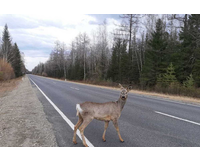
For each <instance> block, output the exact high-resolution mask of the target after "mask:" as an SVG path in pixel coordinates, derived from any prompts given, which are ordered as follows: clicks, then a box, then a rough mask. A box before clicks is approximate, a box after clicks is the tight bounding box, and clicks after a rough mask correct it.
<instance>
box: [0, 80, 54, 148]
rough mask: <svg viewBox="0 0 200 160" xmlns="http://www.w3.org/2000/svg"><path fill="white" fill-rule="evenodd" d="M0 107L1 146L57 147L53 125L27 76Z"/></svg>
mask: <svg viewBox="0 0 200 160" xmlns="http://www.w3.org/2000/svg"><path fill="white" fill-rule="evenodd" d="M0 106H1V107H0V146H2V147H41V146H46V147H55V146H57V143H56V139H55V136H54V131H53V129H52V125H51V124H50V123H49V122H48V120H47V119H46V115H45V113H44V111H43V106H42V104H41V103H40V102H39V100H38V98H37V96H36V95H35V93H34V91H33V89H32V87H31V84H30V81H29V79H28V77H27V76H25V77H24V78H23V80H22V81H21V82H20V84H19V85H18V86H17V87H16V88H15V89H14V90H13V91H12V92H10V93H8V94H7V95H6V96H4V97H1V98H0Z"/></svg>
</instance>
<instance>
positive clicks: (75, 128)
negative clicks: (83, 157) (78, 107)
mask: <svg viewBox="0 0 200 160" xmlns="http://www.w3.org/2000/svg"><path fill="white" fill-rule="evenodd" d="M78 116H79V119H78V122H77V123H76V125H75V126H74V136H73V143H74V144H77V142H76V131H77V129H78V128H79V126H80V125H81V124H82V123H83V118H82V117H81V115H80V113H79V115H78Z"/></svg>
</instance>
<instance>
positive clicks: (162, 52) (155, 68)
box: [140, 19, 169, 86]
mask: <svg viewBox="0 0 200 160" xmlns="http://www.w3.org/2000/svg"><path fill="white" fill-rule="evenodd" d="M167 38H168V34H167V33H166V32H164V29H163V23H162V20H161V19H158V20H157V22H156V31H154V32H153V33H152V39H150V40H149V42H148V49H147V51H146V53H145V55H146V59H145V65H144V67H143V71H142V74H141V78H140V82H141V84H142V86H154V85H155V84H156V81H157V77H158V76H159V75H160V74H163V73H165V70H166V68H167V64H168V59H169V58H168V56H169V55H167V53H166V48H167Z"/></svg>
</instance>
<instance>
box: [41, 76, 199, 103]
mask: <svg viewBox="0 0 200 160" xmlns="http://www.w3.org/2000/svg"><path fill="white" fill-rule="evenodd" d="M41 77H43V76H41ZM45 78H49V79H54V80H58V81H64V80H62V79H58V78H51V77H45ZM67 81H68V82H71V83H75V84H81V85H88V86H93V87H98V88H106V89H112V90H120V89H119V88H118V87H113V86H112V87H110V86H103V85H96V84H88V83H86V82H80V81H79V82H77V81H69V80H67ZM130 92H131V93H135V94H139V95H146V96H153V97H161V98H165V99H168V100H174V101H180V102H185V103H191V104H197V105H200V99H199V98H192V97H187V96H178V95H169V94H162V93H156V92H148V91H141V90H136V89H133V90H131V91H130Z"/></svg>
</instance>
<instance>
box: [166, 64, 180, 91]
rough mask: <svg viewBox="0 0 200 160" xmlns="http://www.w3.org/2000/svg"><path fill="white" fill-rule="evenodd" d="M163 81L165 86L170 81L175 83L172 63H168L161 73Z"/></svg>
mask: <svg viewBox="0 0 200 160" xmlns="http://www.w3.org/2000/svg"><path fill="white" fill-rule="evenodd" d="M163 83H164V84H165V86H166V87H167V86H169V85H170V84H172V83H173V84H175V83H177V79H176V76H175V71H174V66H173V64H172V63H170V65H169V67H168V68H167V71H166V73H165V74H163Z"/></svg>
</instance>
